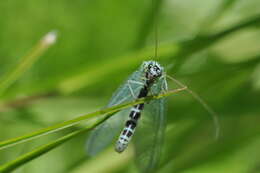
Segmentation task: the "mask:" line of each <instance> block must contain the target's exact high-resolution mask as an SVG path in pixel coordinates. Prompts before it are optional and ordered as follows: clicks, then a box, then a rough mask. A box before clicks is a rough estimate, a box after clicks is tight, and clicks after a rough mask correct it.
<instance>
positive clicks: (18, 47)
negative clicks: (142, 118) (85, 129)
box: [0, 0, 260, 173]
mask: <svg viewBox="0 0 260 173" xmlns="http://www.w3.org/2000/svg"><path fill="white" fill-rule="evenodd" d="M0 11H1V15H0V80H1V79H3V78H4V76H5V75H7V74H8V72H10V71H12V70H15V69H14V68H15V67H16V65H17V64H19V63H21V61H22V57H24V56H26V54H27V53H28V51H29V50H31V49H32V47H34V45H35V44H36V43H37V42H38V40H40V39H41V38H42V36H43V35H45V34H46V33H47V32H49V31H51V30H53V29H54V30H56V31H57V33H58V40H57V43H56V44H55V45H54V46H52V47H50V49H48V50H47V51H46V52H45V53H44V54H43V56H41V57H40V58H39V59H38V60H37V61H36V62H35V63H34V64H33V66H32V67H31V68H30V69H28V70H26V71H25V73H23V74H21V76H20V77H19V78H18V80H16V81H15V82H14V83H13V84H12V85H10V87H9V88H8V89H7V90H5V92H4V93H3V94H2V95H1V96H0V97H1V98H0V99H1V100H0V140H1V141H3V140H6V139H9V138H12V137H16V136H19V135H23V134H26V133H29V132H33V131H34V130H37V129H40V128H43V127H48V126H50V125H52V124H55V123H58V122H62V121H65V120H69V119H72V118H75V117H77V116H79V115H82V114H85V113H88V112H92V111H95V110H98V109H100V108H102V107H104V106H105V105H106V104H107V103H108V101H109V98H110V97H111V95H112V94H113V92H114V91H115V90H116V88H117V87H118V86H119V85H120V84H122V83H123V82H124V80H125V79H126V78H127V76H128V75H130V74H131V73H132V72H133V70H135V69H137V68H138V67H139V65H140V64H141V63H142V61H143V60H147V59H150V58H152V57H153V55H154V46H155V42H154V30H155V29H154V21H157V22H156V23H157V26H158V39H159V45H158V57H159V58H158V61H159V62H160V63H161V64H162V65H164V66H165V67H167V72H168V74H169V75H172V76H174V77H175V78H177V79H178V80H180V81H182V82H184V83H185V84H186V85H188V86H189V88H190V89H192V90H194V91H195V92H197V93H199V94H200V95H201V97H202V98H204V99H205V100H206V101H207V103H209V105H211V107H212V108H213V109H214V110H215V111H216V112H218V114H219V119H220V126H221V134H220V137H219V139H218V140H215V139H214V126H213V123H212V120H211V118H210V116H209V115H208V113H207V111H205V109H203V107H202V106H201V105H200V104H199V103H198V101H196V100H194V99H193V98H192V97H191V96H190V95H189V94H187V93H185V92H181V93H178V94H176V95H173V96H170V97H168V98H167V100H168V104H167V105H168V110H167V130H166V138H165V143H164V146H163V155H162V159H161V162H160V167H159V169H158V171H157V172H162V173H168V172H169V173H172V172H176V173H177V172H178V173H203V172H205V173H231V172H232V173H258V172H260V106H259V103H260V99H259V97H260V31H259V27H260V25H259V24H260V12H259V11H260V1H259V0H221V1H215V0H154V5H153V3H152V0H142V1H140V0H124V1H119V0H113V1H105V0H75V1H68V0H67V1H65V0H64V1H49V0H44V1H43V0H38V1H34V0H25V1H18V0H8V1H2V2H1V3H0ZM169 85H170V87H171V88H174V87H176V85H174V83H172V82H169ZM71 130H73V129H70V130H64V131H62V132H59V133H55V134H52V135H49V136H45V137H42V138H38V139H36V140H33V141H30V142H27V143H25V144H21V145H17V146H15V147H11V148H8V149H5V150H1V151H0V165H1V164H4V163H7V162H8V161H11V160H13V159H15V158H17V157H18V156H20V155H22V154H24V153H27V152H29V151H31V150H32V149H34V148H35V147H37V146H40V145H42V144H46V143H48V142H50V141H52V140H55V139H57V138H58V137H60V136H62V135H65V134H67V133H68V132H71ZM87 137H88V134H87V133H86V134H83V135H80V136H77V137H76V138H73V139H72V140H70V141H68V142H67V143H65V144H64V145H62V146H60V147H58V148H56V149H54V150H52V151H50V152H49V153H47V154H45V155H43V156H41V157H38V158H36V159H34V160H33V161H31V162H29V163H27V164H25V165H23V166H22V167H20V168H19V169H17V170H16V171H15V172H17V173H32V172H33V173H35V172H37V173H41V172H46V171H48V173H63V172H71V173H81V172H90V173H101V172H106V173H108V172H129V173H132V172H137V168H136V167H135V164H134V154H133V148H132V147H130V148H129V149H128V151H127V152H125V153H123V154H121V155H118V154H116V153H115V152H114V151H113V149H112V144H111V148H108V149H107V150H106V151H104V152H103V153H101V154H99V155H98V156H96V157H89V156H87V155H86V148H85V140H86V138H87Z"/></svg>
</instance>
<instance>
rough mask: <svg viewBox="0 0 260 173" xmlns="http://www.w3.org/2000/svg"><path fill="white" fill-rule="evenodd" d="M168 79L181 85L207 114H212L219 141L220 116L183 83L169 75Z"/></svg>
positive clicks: (216, 137)
mask: <svg viewBox="0 0 260 173" xmlns="http://www.w3.org/2000/svg"><path fill="white" fill-rule="evenodd" d="M167 77H168V78H169V79H170V80H172V81H173V82H175V83H176V84H177V85H179V86H180V87H184V88H185V90H186V91H187V92H188V93H190V94H191V96H192V97H193V98H194V99H196V100H197V101H198V102H199V103H200V104H201V105H202V106H203V107H204V108H205V109H206V110H207V112H208V113H209V114H210V116H211V117H212V120H213V123H214V126H215V139H216V140H217V139H218V138H219V132H220V125H219V118H218V117H219V116H218V114H217V113H216V112H215V111H214V110H213V109H212V108H211V107H210V106H209V105H208V104H207V103H206V102H205V101H204V100H203V99H202V98H201V97H200V96H199V95H198V94H197V93H195V92H194V91H192V90H190V89H189V88H188V87H187V86H186V85H184V84H183V83H181V82H180V81H178V80H177V79H175V78H173V77H171V76H169V75H167Z"/></svg>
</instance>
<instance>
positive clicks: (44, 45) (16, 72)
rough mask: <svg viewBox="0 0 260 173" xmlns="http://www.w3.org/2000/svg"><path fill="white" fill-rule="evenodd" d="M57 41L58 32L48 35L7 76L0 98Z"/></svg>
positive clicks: (1, 84) (1, 88)
mask: <svg viewBox="0 0 260 173" xmlns="http://www.w3.org/2000/svg"><path fill="white" fill-rule="evenodd" d="M55 41H56V32H49V33H47V34H46V35H45V36H44V37H43V38H42V39H41V40H40V41H39V42H38V43H37V44H36V45H35V47H34V48H32V50H31V51H30V52H29V53H28V55H27V56H25V57H24V58H22V59H21V61H20V63H18V64H17V65H16V66H15V67H13V68H12V70H10V72H9V73H8V74H6V75H5V76H4V77H3V79H2V80H1V81H0V96H1V95H2V94H3V93H4V92H5V90H6V89H7V88H8V87H9V86H10V85H12V84H13V83H14V82H15V81H16V80H17V79H18V78H19V77H20V76H22V74H23V73H24V72H26V71H27V70H28V69H29V68H30V67H31V66H32V65H33V64H34V63H35V62H36V60H37V59H38V58H39V57H40V56H41V55H42V54H43V53H44V52H46V51H47V49H48V48H49V47H50V46H51V45H53V44H54V43H55Z"/></svg>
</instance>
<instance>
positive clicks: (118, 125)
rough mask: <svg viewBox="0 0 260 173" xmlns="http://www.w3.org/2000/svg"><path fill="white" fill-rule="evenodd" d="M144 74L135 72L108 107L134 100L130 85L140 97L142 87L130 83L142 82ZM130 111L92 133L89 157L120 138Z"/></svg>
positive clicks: (89, 142) (88, 147) (115, 116)
mask: <svg viewBox="0 0 260 173" xmlns="http://www.w3.org/2000/svg"><path fill="white" fill-rule="evenodd" d="M142 74H143V73H142V71H141V70H138V71H136V72H134V73H133V74H132V75H131V76H130V77H129V78H128V80H127V81H126V82H125V84H123V85H122V86H121V87H119V88H118V89H117V90H116V92H115V93H114V94H113V96H112V98H111V100H110V102H109V104H108V105H107V107H111V106H113V105H118V104H120V103H123V102H125V101H130V100H133V99H134V98H133V96H132V94H131V91H130V89H129V86H128V84H129V85H130V86H131V88H132V91H133V93H134V94H135V96H137V95H138V93H139V91H140V89H141V87H142V86H141V85H140V84H137V83H128V81H138V82H142ZM129 109H130V108H129ZM129 109H126V110H123V111H120V112H118V113H117V114H116V115H114V116H112V117H111V118H109V119H108V120H106V121H105V122H104V123H102V124H100V125H99V126H98V127H96V128H95V130H94V131H92V132H91V134H90V136H89V138H88V140H87V153H88V154H89V155H96V154H97V153H99V152H100V151H102V150H103V149H104V148H106V147H107V146H108V145H110V144H111V143H112V141H113V140H115V139H116V138H117V137H118V135H119V134H120V131H121V130H122V128H123V126H124V124H125V121H126V119H127V118H128V114H129Z"/></svg>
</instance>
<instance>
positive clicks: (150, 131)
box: [133, 79, 166, 172]
mask: <svg viewBox="0 0 260 173" xmlns="http://www.w3.org/2000/svg"><path fill="white" fill-rule="evenodd" d="M163 80H164V79H162V80H160V81H158V83H157V85H156V86H154V87H153V88H152V93H153V94H158V93H160V92H161V91H162V86H163V85H164V81H163ZM164 114H165V99H159V100H153V101H151V102H150V103H148V104H146V105H145V109H144V112H143V115H142V117H141V119H140V122H139V124H138V127H137V129H136V136H134V137H133V140H134V145H135V154H136V164H137V166H138V167H139V169H140V170H141V172H155V171H156V168H157V166H158V164H159V158H160V154H161V147H162V145H163V140H164V131H165V125H166V123H165V116H164Z"/></svg>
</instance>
